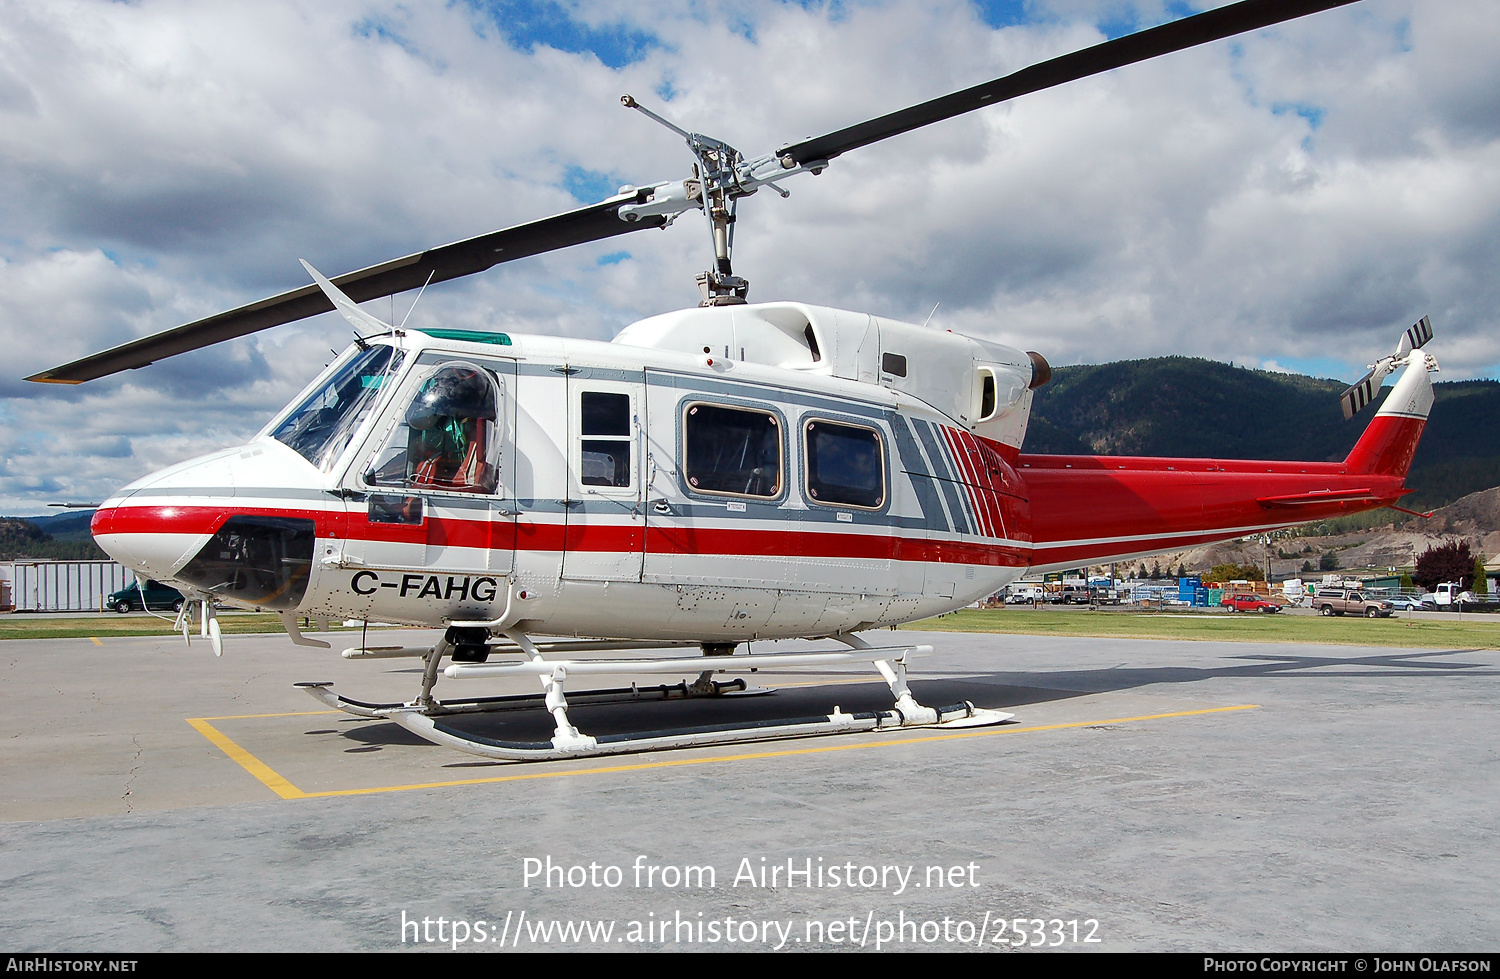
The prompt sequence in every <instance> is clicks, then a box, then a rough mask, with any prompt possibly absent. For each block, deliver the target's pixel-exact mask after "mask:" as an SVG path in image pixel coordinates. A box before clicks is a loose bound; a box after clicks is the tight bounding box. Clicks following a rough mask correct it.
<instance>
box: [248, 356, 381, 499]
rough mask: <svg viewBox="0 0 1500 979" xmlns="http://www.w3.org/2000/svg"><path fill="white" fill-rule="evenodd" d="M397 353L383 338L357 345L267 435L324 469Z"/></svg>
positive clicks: (358, 422)
mask: <svg viewBox="0 0 1500 979" xmlns="http://www.w3.org/2000/svg"><path fill="white" fill-rule="evenodd" d="M401 358H402V353H401V351H399V350H395V349H393V348H391V347H388V346H386V345H384V344H380V345H377V346H372V347H369V348H367V349H365V350H362V351H360V352H359V353H358V354H357V355H356V356H355V357H353V358H352V359H350V360H349V362H348V363H346V364H344V366H342V367H340V368H339V369H338V370H336V371H334V373H333V376H331V377H329V378H328V380H326V381H324V382H323V384H322V386H321V387H319V388H318V389H317V390H316V391H314V392H313V393H312V394H309V395H308V396H307V397H306V398H305V399H304V400H303V401H302V403H301V404H299V405H298V406H297V408H296V410H294V411H293V412H292V413H291V414H290V415H287V416H286V418H285V420H283V421H282V423H281V424H280V425H277V426H276V429H275V430H274V431H273V432H271V437H272V438H273V439H275V440H276V441H278V442H281V443H283V444H284V445H287V446H289V447H290V448H291V449H293V450H294V451H295V452H297V453H298V454H300V455H301V456H302V457H303V458H304V459H306V460H307V461H308V462H310V463H312V464H313V465H315V466H317V467H318V468H319V469H327V468H328V466H330V465H331V464H332V463H333V462H334V461H335V460H336V459H338V457H339V456H340V455H341V454H343V451H344V448H345V446H347V445H348V444H349V439H350V438H352V437H353V436H354V433H355V432H357V431H358V430H359V427H360V425H362V424H363V423H364V420H365V418H366V417H367V416H368V415H369V413H370V409H371V408H372V407H373V406H374V404H375V401H376V399H377V398H378V396H379V394H380V389H381V387H382V386H384V384H385V382H386V381H387V379H388V378H390V377H391V376H392V375H394V374H395V372H396V369H397V368H399V367H400V366H401Z"/></svg>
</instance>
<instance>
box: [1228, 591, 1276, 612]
mask: <svg viewBox="0 0 1500 979" xmlns="http://www.w3.org/2000/svg"><path fill="white" fill-rule="evenodd" d="M1219 604H1220V605H1223V606H1225V607H1226V608H1228V609H1229V611H1231V612H1280V611H1281V606H1280V605H1277V604H1276V603H1275V602H1268V601H1266V600H1265V599H1264V598H1261V597H1260V596H1259V595H1243V594H1241V595H1225V596H1224V598H1223V600H1222V601H1220V602H1219Z"/></svg>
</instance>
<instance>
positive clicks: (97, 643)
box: [89, 636, 104, 646]
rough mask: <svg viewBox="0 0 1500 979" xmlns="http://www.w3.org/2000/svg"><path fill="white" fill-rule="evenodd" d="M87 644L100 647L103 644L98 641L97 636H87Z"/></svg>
mask: <svg viewBox="0 0 1500 979" xmlns="http://www.w3.org/2000/svg"><path fill="white" fill-rule="evenodd" d="M89 642H91V643H93V644H94V645H95V646H102V645H104V643H102V642H100V641H99V637H98V636H89Z"/></svg>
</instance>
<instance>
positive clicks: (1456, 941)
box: [0, 633, 1500, 951]
mask: <svg viewBox="0 0 1500 979" xmlns="http://www.w3.org/2000/svg"><path fill="white" fill-rule="evenodd" d="M341 638H342V639H344V640H345V641H346V642H347V641H352V639H351V638H350V637H349V636H348V635H347V634H346V635H345V636H343V637H341ZM877 638H879V639H882V640H887V639H899V640H900V641H922V642H930V643H932V644H933V645H934V646H935V647H936V649H937V652H936V653H935V655H933V656H931V657H929V658H926V659H924V660H920V661H918V662H917V663H916V664H915V669H914V671H913V677H914V682H913V688H914V690H915V692H916V693H917V695H918V697H919V698H920V699H923V700H924V701H926V702H928V703H934V704H937V703H942V704H947V703H952V702H955V701H958V700H965V699H967V700H971V701H973V702H974V703H975V704H977V705H978V706H982V707H995V708H1002V709H1005V710H1007V711H1012V712H1014V713H1015V714H1016V715H1017V717H1016V721H1015V722H1014V723H1012V724H1009V725H1006V726H1004V727H999V728H988V729H979V730H970V731H903V732H894V733H880V734H868V735H857V736H846V737H843V738H818V739H804V740H797V741H781V742H769V743H756V744H745V745H737V746H733V747H720V748H701V749H694V750H690V751H676V752H664V753H656V754H650V755H627V756H616V757H610V758H600V759H590V760H579V761H569V762H552V763H541V764H525V765H517V764H505V763H495V762H490V761H487V760H484V759H481V758H477V757H472V756H468V755H463V754H459V753H457V752H454V751H451V750H448V749H444V748H439V747H436V746H433V745H430V744H427V743H426V742H424V741H421V740H419V739H417V738H415V737H413V736H412V735H410V734H408V733H407V732H405V731H404V730H403V729H401V728H400V727H398V726H396V725H394V724H391V723H389V722H385V721H381V720H363V719H357V718H353V717H350V716H348V715H345V714H342V713H338V712H330V711H327V710H325V709H324V708H322V707H321V706H320V705H319V704H317V703H316V702H315V701H313V700H312V699H311V698H309V697H307V696H306V695H305V694H303V693H302V692H300V691H297V690H295V689H294V688H293V687H292V683H293V682H294V681H298V680H331V681H333V682H334V684H335V688H336V689H338V690H339V691H340V692H343V693H345V694H347V695H349V696H352V697H356V698H359V699H365V700H400V699H406V698H408V697H410V696H411V693H412V691H413V690H414V689H415V685H416V682H417V674H416V672H415V667H416V664H415V663H414V662H408V661H378V662H364V663H360V662H348V661H344V660H342V659H340V658H339V657H338V655H337V653H336V652H323V651H317V650H308V649H299V648H297V647H293V646H291V645H290V644H289V643H288V642H287V641H286V640H285V638H284V637H271V636H266V637H230V638H229V640H228V641H227V643H226V645H227V649H226V652H225V656H224V658H223V659H218V660H216V659H215V658H214V657H213V655H212V653H211V652H210V651H209V650H208V648H207V646H206V645H195V646H194V647H193V648H192V649H191V650H188V649H184V648H183V647H182V645H181V642H180V640H176V641H174V640H170V639H154V638H153V639H145V638H141V639H102V640H100V641H98V642H92V641H90V640H87V639H83V640H46V641H10V642H6V643H4V644H3V645H0V676H3V682H4V684H5V687H4V689H5V691H6V697H5V704H6V710H5V713H4V717H5V721H4V723H5V727H6V728H7V730H6V731H5V732H4V737H5V748H4V751H3V753H0V819H3V820H5V823H4V825H0V848H3V852H4V854H5V857H4V860H3V863H0V885H3V889H0V944H3V945H4V946H5V947H6V948H9V949H12V950H20V949H27V950H33V951H49V950H55V951H86V950H96V951H102V950H130V951H150V950H179V949H180V950H196V949H249V950H271V949H275V950H300V949H309V950H312V949H316V950H333V949H372V950H380V949H397V948H403V947H404V948H417V947H437V946H441V947H444V948H448V947H451V946H453V945H455V944H457V945H459V946H460V947H467V948H470V949H483V950H489V951H500V950H502V949H504V950H526V949H528V948H532V949H534V948H540V947H571V948H602V947H611V948H620V949H636V948H683V949H705V948H736V949H741V948H754V949H765V948H775V947H778V946H779V947H782V948H839V947H851V946H853V947H859V946H861V945H862V946H863V947H866V948H874V947H875V946H876V945H877V944H879V945H880V946H881V947H882V948H883V949H900V948H906V949H911V948H934V949H936V948H944V949H951V948H963V947H968V948H984V949H1000V948H1010V947H1012V945H1013V943H1015V942H1016V941H1017V940H1021V941H1024V943H1025V944H1026V945H1027V946H1033V945H1038V944H1040V945H1043V946H1047V947H1061V948H1104V949H1115V950H1118V949H1140V948H1146V949H1178V950H1186V949H1192V950H1205V949H1220V950H1237V949H1243V950H1259V949H1272V948H1274V949H1328V950H1336V949H1376V948H1379V949H1386V950H1395V949H1409V950H1416V951H1433V950H1473V949H1487V948H1493V947H1494V945H1495V944H1496V942H1497V939H1500V914H1497V913H1496V912H1495V910H1494V908H1495V907H1496V906H1497V904H1500V902H1497V900H1496V898H1497V896H1500V895H1497V890H1500V888H1497V886H1496V884H1495V883H1494V881H1493V879H1492V875H1491V874H1490V873H1489V872H1488V869H1487V868H1490V867H1493V866H1495V865H1497V862H1500V861H1497V858H1500V840H1497V838H1496V834H1495V832H1494V829H1493V827H1494V813H1495V811H1496V807H1497V804H1500V780H1497V775H1500V766H1497V760H1500V748H1497V743H1500V742H1497V738H1496V735H1497V734H1500V713H1497V710H1496V708H1497V706H1500V653H1497V652H1495V651H1483V652H1471V651H1462V650H1458V651H1451V650H1412V649H1402V650H1389V649H1370V648H1354V647H1331V646H1269V645H1266V646H1262V645H1253V644H1241V643H1206V642H1157V641H1136V640H1101V639H1054V638H1039V637H1010V636H989V635H984V636H981V635H963V634H951V633H945V634H932V635H917V634H913V633H900V634H894V635H893V634H889V633H882V634H879V635H878V637H877ZM382 641H383V642H384V641H391V640H388V639H386V638H385V637H384V636H383V637H382ZM403 641H406V642H409V643H417V642H421V641H424V634H408V635H406V636H404V637H403ZM342 644H343V643H340V645H342ZM782 648H790V647H782ZM806 648H811V647H806ZM756 649H757V651H760V650H762V649H764V650H766V651H769V650H770V649H771V647H770V645H769V644H768V645H766V646H764V647H762V646H761V645H759V644H757V646H756ZM662 679H664V678H661V677H656V678H651V681H650V682H661V680H662ZM754 681H755V682H757V683H759V684H762V685H765V686H774V687H776V688H777V692H776V693H775V694H774V695H771V696H766V697H755V698H742V699H737V700H734V701H732V702H725V703H704V702H690V703H680V702H679V703H664V704H663V703H656V704H648V705H639V706H632V707H629V708H620V707H608V708H606V707H599V708H582V709H578V710H576V711H574V720H575V722H576V723H578V725H579V726H580V727H581V728H584V729H585V730H590V731H592V732H596V733H602V732H605V731H612V730H622V729H627V728H631V727H638V728H639V729H643V730H647V729H657V728H662V727H669V726H679V725H682V724H694V723H715V722H721V721H725V720H752V719H760V718H766V717H778V716H801V715H807V714H811V713H823V712H827V711H829V710H831V709H832V708H833V707H834V706H835V705H838V706H840V707H842V708H843V709H844V710H846V711H853V710H860V709H869V708H878V707H884V706H888V705H889V695H888V693H887V692H886V690H885V687H884V685H883V684H881V683H879V682H873V681H872V680H871V679H870V678H869V677H867V676H865V675H863V674H859V673H856V672H853V671H841V672H835V673H829V672H822V673H817V672H806V671H777V672H772V671H762V672H759V673H757V674H755V675H754ZM613 682H614V681H612V680H609V679H605V680H603V681H601V685H612V684H613ZM530 689H531V688H530V687H529V686H528V685H527V684H525V683H495V682H485V683H480V682H473V683H472V684H466V683H458V682H454V681H443V683H442V684H440V687H439V692H440V693H446V694H448V695H449V696H455V695H461V694H470V693H472V694H477V695H484V694H490V693H514V692H530ZM461 723H463V724H465V725H468V726H470V727H471V729H473V730H475V731H477V732H480V733H485V734H488V735H490V736H494V737H504V738H516V739H531V738H533V737H542V736H545V731H546V729H547V728H548V724H547V722H546V718H545V717H543V716H541V714H540V712H539V711H538V712H536V713H535V715H524V714H507V715H503V716H499V715H492V716H488V717H483V718H470V719H465V720H464V721H463V722H461ZM789 871H790V876H788V873H789ZM903 875H904V877H903ZM903 880H904V885H903V883H902V882H903ZM763 884H764V886H762V885H763ZM773 885H774V886H773ZM439 919H441V921H442V924H439V923H438V922H439ZM1017 919H1024V920H1021V921H1018V920H1017ZM663 921H667V922H669V923H670V927H669V928H668V929H667V933H664V932H663V931H662V930H661V929H662V925H661V923H662V922H663ZM729 921H732V922H734V924H727V923H726V922H729ZM944 921H947V924H946V925H944V924H943V922H944ZM423 922H427V923H426V924H424V923H423ZM414 923H415V924H414ZM455 923H459V924H461V925H462V927H461V928H459V929H458V930H457V931H455V929H454V927H453V926H454V924H455ZM751 923H753V927H752V926H751ZM1002 923H1003V927H1002ZM1039 923H1040V924H1039ZM632 928H633V929H634V930H633V932H632ZM1018 929H1019V930H1018ZM439 932H442V935H441V940H440V938H439V934H438V933H439ZM460 933H461V934H462V936H463V938H464V939H465V940H463V941H457V939H458V937H459V934H460ZM1039 934H1040V935H1043V937H1042V938H1040V939H1039V938H1038V935H1039ZM715 936H717V937H715ZM1090 938H1092V939H1097V941H1088V939H1090ZM403 939H404V940H403Z"/></svg>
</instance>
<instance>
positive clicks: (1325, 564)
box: [1318, 551, 1339, 571]
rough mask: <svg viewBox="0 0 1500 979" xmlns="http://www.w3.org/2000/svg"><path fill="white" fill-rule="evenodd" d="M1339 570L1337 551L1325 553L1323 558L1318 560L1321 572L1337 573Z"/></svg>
mask: <svg viewBox="0 0 1500 979" xmlns="http://www.w3.org/2000/svg"><path fill="white" fill-rule="evenodd" d="M1338 569H1339V556H1338V553H1337V552H1335V551H1324V552H1323V556H1322V557H1320V558H1318V570H1319V571H1337V570H1338Z"/></svg>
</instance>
